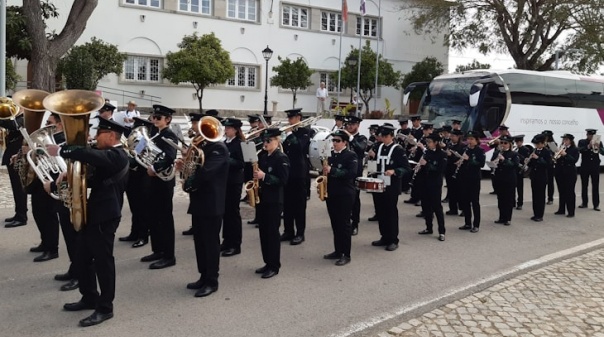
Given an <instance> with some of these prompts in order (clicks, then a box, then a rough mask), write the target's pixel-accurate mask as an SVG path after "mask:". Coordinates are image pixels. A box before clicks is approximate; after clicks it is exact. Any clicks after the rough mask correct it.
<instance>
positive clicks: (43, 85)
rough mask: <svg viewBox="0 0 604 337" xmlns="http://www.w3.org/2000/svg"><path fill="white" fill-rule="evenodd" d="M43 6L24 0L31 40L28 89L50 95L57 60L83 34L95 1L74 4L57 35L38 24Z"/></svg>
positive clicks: (43, 23)
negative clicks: (29, 84)
mask: <svg viewBox="0 0 604 337" xmlns="http://www.w3.org/2000/svg"><path fill="white" fill-rule="evenodd" d="M45 2H46V1H42V2H40V0H23V15H24V16H25V24H26V29H27V33H28V35H29V37H30V39H31V55H30V59H29V60H30V62H31V68H32V74H33V75H32V76H33V77H32V83H31V85H32V87H33V88H34V89H42V90H46V91H49V92H53V91H54V89H55V72H56V70H57V66H58V64H59V60H60V59H61V57H62V56H63V55H65V53H66V52H67V51H68V50H69V48H71V46H73V45H74V43H75V42H76V41H77V40H78V38H79V37H80V36H81V35H82V33H83V32H84V29H85V28H86V22H88V19H89V18H90V15H92V12H93V11H94V9H95V8H96V6H97V4H98V0H74V1H73V4H72V5H71V10H70V11H69V15H68V16H67V20H66V22H65V26H63V30H61V32H60V33H59V34H57V35H54V34H49V33H48V32H46V23H45V22H44V20H40V18H42V17H43V13H44V10H43V8H44V3H45Z"/></svg>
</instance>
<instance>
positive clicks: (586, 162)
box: [2, 139, 604, 168]
mask: <svg viewBox="0 0 604 337" xmlns="http://www.w3.org/2000/svg"><path fill="white" fill-rule="evenodd" d="M589 143H590V142H589V141H588V140H587V139H581V140H580V141H579V145H578V147H579V151H580V152H581V167H588V168H594V167H600V155H604V148H602V143H601V142H600V150H599V153H594V151H593V150H592V149H590V148H588V147H587V146H588V145H589ZM2 164H3V165H4V160H3V161H2Z"/></svg>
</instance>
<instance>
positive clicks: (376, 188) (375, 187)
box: [356, 177, 384, 193]
mask: <svg viewBox="0 0 604 337" xmlns="http://www.w3.org/2000/svg"><path fill="white" fill-rule="evenodd" d="M356 185H357V187H358V188H359V189H360V190H361V191H366V192H371V193H382V192H384V181H383V180H382V179H377V178H367V177H358V178H357V179H356Z"/></svg>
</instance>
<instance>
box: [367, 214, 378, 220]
mask: <svg viewBox="0 0 604 337" xmlns="http://www.w3.org/2000/svg"><path fill="white" fill-rule="evenodd" d="M367 221H378V217H377V215H374V216H372V217H371V218H369V219H367Z"/></svg>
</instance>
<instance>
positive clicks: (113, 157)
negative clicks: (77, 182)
mask: <svg viewBox="0 0 604 337" xmlns="http://www.w3.org/2000/svg"><path fill="white" fill-rule="evenodd" d="M60 155H61V157H63V158H66V159H71V160H77V161H80V162H82V163H83V164H88V165H90V166H92V168H90V167H89V170H88V171H89V172H91V171H92V175H90V176H89V177H88V179H87V183H88V188H90V189H91V191H90V195H89V197H88V204H87V207H88V214H87V223H88V224H97V223H103V222H106V221H109V220H115V219H119V218H121V216H122V205H123V203H124V190H125V189H126V183H127V182H128V168H129V163H128V154H126V151H125V150H124V149H123V148H122V146H121V145H119V146H116V147H112V148H109V149H106V150H98V149H92V148H86V147H82V146H70V145H64V146H63V147H62V148H61V152H60Z"/></svg>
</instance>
